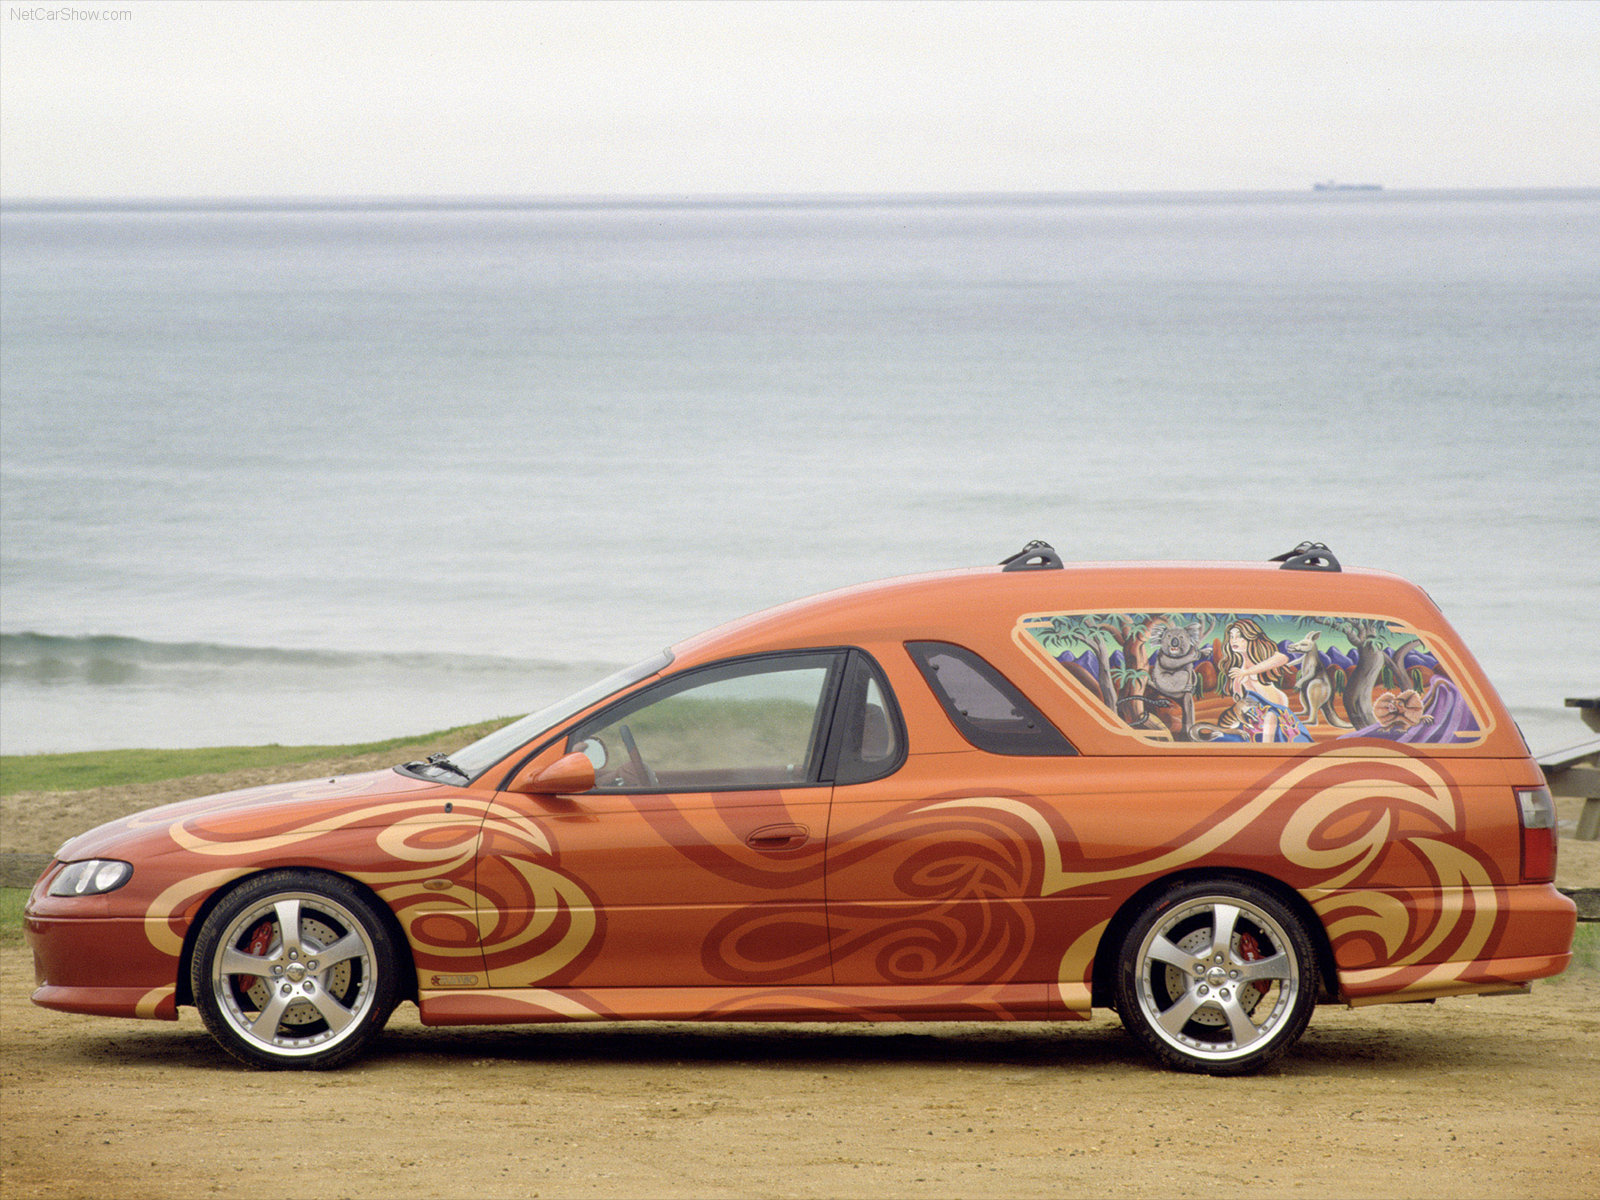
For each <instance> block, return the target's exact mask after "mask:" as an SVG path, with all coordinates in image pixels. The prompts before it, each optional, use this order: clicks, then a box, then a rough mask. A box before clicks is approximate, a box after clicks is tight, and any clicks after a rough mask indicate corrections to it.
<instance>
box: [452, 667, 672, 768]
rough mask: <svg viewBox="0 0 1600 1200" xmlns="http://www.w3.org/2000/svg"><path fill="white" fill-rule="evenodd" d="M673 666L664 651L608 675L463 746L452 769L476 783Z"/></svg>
mask: <svg viewBox="0 0 1600 1200" xmlns="http://www.w3.org/2000/svg"><path fill="white" fill-rule="evenodd" d="M671 662H672V653H671V651H668V650H663V651H661V653H659V654H655V655H652V656H651V657H649V658H647V659H645V660H644V661H643V662H639V663H634V664H633V666H631V667H624V668H623V669H622V670H620V671H618V672H616V674H614V675H607V676H606V677H605V678H604V679H602V680H600V681H599V682H598V683H592V684H590V685H589V686H588V687H586V688H584V689H583V690H582V691H580V692H574V693H573V694H572V695H570V696H568V697H567V698H566V699H564V700H557V701H556V702H555V703H554V704H551V705H547V706H546V707H544V708H541V709H540V710H539V711H538V712H535V713H529V714H528V715H527V716H525V717H523V718H522V719H521V720H518V721H513V722H511V724H509V725H506V726H503V727H501V728H499V729H496V730H495V731H494V732H493V733H491V734H489V735H488V736H486V737H481V738H479V739H478V740H477V741H475V742H473V743H472V744H471V745H470V746H463V747H462V748H461V749H460V750H457V751H456V752H455V753H454V754H452V755H450V757H449V759H448V763H449V765H450V766H451V767H452V768H453V769H454V771H455V772H458V773H459V774H460V776H462V777H463V779H462V781H463V782H466V781H467V780H471V779H476V778H477V777H478V776H479V775H482V774H483V773H484V772H485V771H487V770H488V769H489V768H490V767H492V766H494V764H495V763H497V762H499V761H500V760H501V759H503V758H505V757H506V755H508V754H510V753H511V752H512V751H514V750H516V749H517V748H518V747H519V746H524V745H526V744H527V743H529V742H531V741H533V740H534V739H535V738H537V737H538V736H539V735H540V734H541V733H544V732H546V731H547V730H550V729H553V728H554V727H555V726H557V725H559V724H561V723H562V722H563V721H565V720H566V719H567V718H568V717H571V716H574V715H576V714H577V713H580V712H582V711H583V710H584V709H586V708H588V707H589V706H590V705H592V704H596V703H598V702H599V701H601V700H604V699H605V698H606V697H607V696H610V695H613V694H615V693H617V692H620V691H622V689H623V688H626V687H631V686H633V685H634V684H636V683H638V682H639V681H640V680H641V679H648V678H649V677H650V676H652V675H654V674H655V673H656V672H657V671H661V670H665V669H666V667H667V666H668V665H669V664H671Z"/></svg>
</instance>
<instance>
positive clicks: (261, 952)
mask: <svg viewBox="0 0 1600 1200" xmlns="http://www.w3.org/2000/svg"><path fill="white" fill-rule="evenodd" d="M189 978H190V984H191V986H192V987H193V990H194V998H195V1005H196V1007H198V1008H199V1010H200V1017H201V1020H203V1021H204V1022H205V1026H206V1029H207V1030H209V1031H210V1033H211V1036H212V1037H214V1038H216V1040H217V1041H218V1042H219V1043H220V1044H221V1045H222V1048H223V1049H225V1050H226V1051H227V1052H228V1053H229V1054H231V1055H233V1056H234V1057H235V1058H237V1059H239V1060H240V1061H242V1062H246V1063H249V1064H251V1065H252V1066H260V1067H333V1066H338V1065H340V1064H341V1063H344V1062H348V1061H349V1060H350V1059H352V1058H354V1057H355V1056H356V1055H358V1054H360V1053H361V1052H362V1051H363V1050H365V1049H366V1047H367V1046H368V1045H369V1044H370V1043H371V1041H372V1040H373V1039H374V1038H375V1037H377V1035H378V1033H379V1032H380V1031H381V1030H382V1029H383V1026H384V1023H385V1022H386V1021H388V1019H389V1014H390V1013H391V1012H393V1011H394V1006H395V1004H396V1003H397V1002H398V999H399V981H400V958H399V955H398V954H397V953H396V950H395V947H394V942H393V940H392V939H391V937H390V936H389V933H388V929H387V926H386V924H385V922H384V920H383V917H382V915H381V914H380V913H379V912H378V911H377V909H376V908H375V907H374V906H373V904H372V903H371V901H369V900H368V899H367V898H366V897H365V896H364V895H363V894H362V893H361V892H360V891H359V890H358V889H357V888H356V887H355V886H354V885H352V884H351V883H350V882H349V881H347V880H344V879H340V878H339V877H337V876H333V875H319V874H312V873H309V872H299V871H273V872H271V873H270V874H267V875H262V876H259V877H257V878H255V879H252V880H250V881H249V882H247V883H245V884H243V885H242V886H240V887H239V888H237V889H236V890H234V891H232V892H230V893H229V894H228V895H227V896H226V897H224V898H223V900H222V902H221V903H220V904H218V905H217V907H216V908H215V909H214V910H212V912H211V915H210V916H208V917H207V918H206V922H205V924H204V925H203V926H202V927H201V930H200V935H199V937H198V939H197V940H196V942H195V950H194V959H193V962H192V963H191V964H190V977H189Z"/></svg>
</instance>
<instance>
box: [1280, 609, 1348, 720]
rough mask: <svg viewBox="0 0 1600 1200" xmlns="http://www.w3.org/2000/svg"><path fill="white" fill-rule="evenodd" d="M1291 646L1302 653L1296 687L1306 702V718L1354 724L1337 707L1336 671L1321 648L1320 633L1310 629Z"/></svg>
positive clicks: (1297, 666) (1290, 647)
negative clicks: (1334, 708)
mask: <svg viewBox="0 0 1600 1200" xmlns="http://www.w3.org/2000/svg"><path fill="white" fill-rule="evenodd" d="M1289 649H1291V650H1293V651H1295V652H1296V653H1298V654H1299V655H1300V661H1299V662H1297V663H1296V664H1295V684H1294V685H1295V687H1296V688H1298V689H1299V691H1300V701H1301V703H1302V704H1304V705H1305V709H1306V721H1307V723H1308V724H1312V725H1315V724H1317V723H1318V722H1321V721H1326V722H1327V723H1328V724H1329V725H1337V726H1339V727H1340V728H1341V729H1350V728H1353V727H1352V726H1351V724H1350V722H1349V721H1346V720H1345V719H1344V718H1343V717H1341V716H1339V714H1338V713H1336V712H1334V711H1333V675H1332V673H1331V672H1330V671H1329V670H1328V660H1327V659H1325V658H1323V657H1322V651H1321V650H1319V649H1317V634H1315V633H1308V634H1306V636H1305V637H1303V638H1301V639H1300V640H1299V641H1298V642H1290V643H1289Z"/></svg>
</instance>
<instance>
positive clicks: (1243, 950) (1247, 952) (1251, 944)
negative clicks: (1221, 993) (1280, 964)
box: [1239, 933, 1267, 1009]
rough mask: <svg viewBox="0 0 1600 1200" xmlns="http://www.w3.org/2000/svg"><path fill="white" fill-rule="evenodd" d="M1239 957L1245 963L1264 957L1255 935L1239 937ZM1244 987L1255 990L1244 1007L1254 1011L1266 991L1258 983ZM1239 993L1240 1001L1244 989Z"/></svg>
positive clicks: (1241, 935) (1244, 934)
mask: <svg viewBox="0 0 1600 1200" xmlns="http://www.w3.org/2000/svg"><path fill="white" fill-rule="evenodd" d="M1239 957H1240V958H1242V959H1243V960H1244V961H1245V962H1256V961H1258V960H1260V959H1263V958H1265V957H1266V955H1265V954H1262V953H1261V943H1260V942H1258V941H1256V935H1255V934H1253V933H1241V934H1240V935H1239ZM1245 986H1246V987H1253V988H1255V989H1256V996H1255V999H1254V1000H1252V1001H1250V1003H1248V1004H1246V1005H1245V1008H1246V1009H1254V1008H1255V1006H1256V1005H1257V1004H1258V1003H1259V1002H1260V1000H1261V997H1263V996H1265V995H1266V994H1267V989H1266V987H1265V986H1264V985H1262V984H1260V983H1251V984H1246V985H1245ZM1239 991H1240V1000H1241V1001H1242V1000H1243V998H1244V997H1243V992H1244V988H1240V989H1239Z"/></svg>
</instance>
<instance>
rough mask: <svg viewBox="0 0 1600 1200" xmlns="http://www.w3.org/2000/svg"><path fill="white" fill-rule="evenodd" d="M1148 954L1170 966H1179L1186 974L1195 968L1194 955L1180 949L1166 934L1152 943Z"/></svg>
mask: <svg viewBox="0 0 1600 1200" xmlns="http://www.w3.org/2000/svg"><path fill="white" fill-rule="evenodd" d="M1146 954H1147V955H1148V956H1149V957H1150V958H1153V959H1154V960H1155V961H1156V962H1163V963H1166V964H1167V965H1168V966H1170V967H1177V968H1178V970H1180V971H1182V972H1183V973H1184V974H1185V975H1187V974H1189V972H1191V971H1193V970H1194V955H1192V954H1190V953H1189V952H1188V951H1186V950H1181V949H1179V948H1178V947H1177V946H1176V945H1175V944H1174V943H1173V942H1172V941H1171V940H1170V939H1169V938H1167V937H1166V936H1165V935H1164V934H1163V935H1161V936H1159V937H1157V938H1156V939H1155V940H1154V941H1152V942H1151V943H1150V949H1149V950H1148V951H1146Z"/></svg>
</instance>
